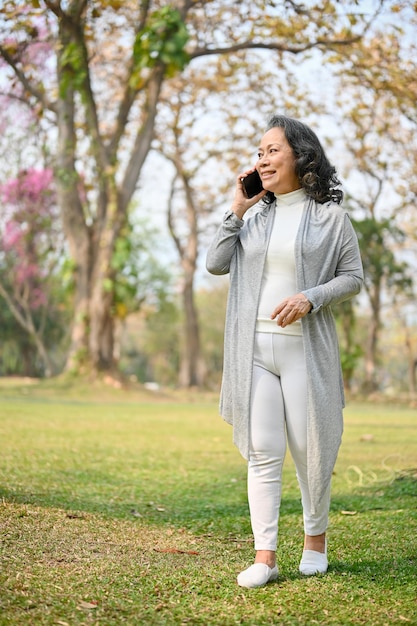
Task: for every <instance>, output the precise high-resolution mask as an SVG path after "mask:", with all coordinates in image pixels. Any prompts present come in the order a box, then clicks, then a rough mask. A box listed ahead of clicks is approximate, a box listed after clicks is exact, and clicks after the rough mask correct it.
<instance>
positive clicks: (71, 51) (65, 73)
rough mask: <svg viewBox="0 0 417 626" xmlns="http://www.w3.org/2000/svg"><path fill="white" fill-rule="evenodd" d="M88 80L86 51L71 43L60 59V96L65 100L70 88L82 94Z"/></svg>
mask: <svg viewBox="0 0 417 626" xmlns="http://www.w3.org/2000/svg"><path fill="white" fill-rule="evenodd" d="M86 78H87V68H86V65H85V59H84V51H83V49H82V47H81V46H80V45H79V44H78V43H76V42H74V41H70V42H69V43H68V44H67V45H66V46H65V48H64V50H63V51H62V54H61V57H60V72H59V95H60V97H61V98H65V94H66V93H67V90H68V88H69V87H72V88H73V89H74V90H75V91H78V92H80V93H81V94H82V92H83V87H84V84H85V81H86Z"/></svg>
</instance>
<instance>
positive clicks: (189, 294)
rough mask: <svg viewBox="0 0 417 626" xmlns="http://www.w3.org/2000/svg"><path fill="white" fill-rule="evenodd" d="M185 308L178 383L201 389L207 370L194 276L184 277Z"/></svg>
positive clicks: (183, 296) (181, 385) (183, 295)
mask: <svg viewBox="0 0 417 626" xmlns="http://www.w3.org/2000/svg"><path fill="white" fill-rule="evenodd" d="M182 299H183V308H184V346H183V350H182V351H181V356H180V359H181V361H180V371H179V375H178V383H179V385H180V387H201V386H203V385H204V383H205V379H206V368H205V365H204V361H203V358H202V356H201V345H200V332H199V324H198V314H197V309H196V306H195V302H194V286H193V275H190V274H189V275H188V276H185V277H184V287H183V292H182Z"/></svg>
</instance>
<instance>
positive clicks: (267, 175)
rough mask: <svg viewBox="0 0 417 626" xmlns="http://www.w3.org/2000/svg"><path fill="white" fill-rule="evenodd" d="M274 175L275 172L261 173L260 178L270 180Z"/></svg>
mask: <svg viewBox="0 0 417 626" xmlns="http://www.w3.org/2000/svg"><path fill="white" fill-rule="evenodd" d="M274 174H275V172H262V174H261V178H262V179H264V178H270V177H271V176H273V175H274Z"/></svg>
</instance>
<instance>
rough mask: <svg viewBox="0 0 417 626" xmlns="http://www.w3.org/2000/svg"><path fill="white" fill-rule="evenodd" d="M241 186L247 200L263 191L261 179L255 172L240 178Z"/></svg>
mask: <svg viewBox="0 0 417 626" xmlns="http://www.w3.org/2000/svg"><path fill="white" fill-rule="evenodd" d="M242 184H243V189H244V190H245V194H246V195H247V197H248V198H253V196H256V195H257V194H258V193H261V191H263V187H262V181H261V177H260V176H259V174H258V172H257V170H255V171H254V172H252V173H251V174H248V175H247V176H245V178H242Z"/></svg>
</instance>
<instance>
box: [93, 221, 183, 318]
mask: <svg viewBox="0 0 417 626" xmlns="http://www.w3.org/2000/svg"><path fill="white" fill-rule="evenodd" d="M158 235H159V234H158V231H157V229H155V228H153V227H151V226H149V223H148V222H147V221H145V220H142V219H139V218H136V217H133V214H131V217H130V220H129V221H128V222H127V223H126V225H125V226H124V228H123V230H122V232H121V233H120V236H119V237H118V239H117V241H116V244H115V249H114V253H113V257H112V261H111V268H112V270H113V272H114V276H115V278H114V280H110V279H108V280H107V283H106V284H105V285H104V287H105V289H108V290H109V291H114V307H115V314H116V316H117V317H118V318H119V319H124V318H125V317H126V316H127V315H128V314H129V313H133V312H135V311H138V310H139V309H140V307H141V306H142V305H143V303H144V302H148V303H152V304H153V305H155V306H157V307H158V306H159V304H160V303H161V302H163V301H165V300H166V298H167V294H168V292H169V289H170V284H171V280H172V277H171V274H170V272H169V269H167V268H166V266H165V265H164V264H163V263H162V262H161V261H160V259H159V258H158V253H159V252H160V246H159V242H158Z"/></svg>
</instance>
